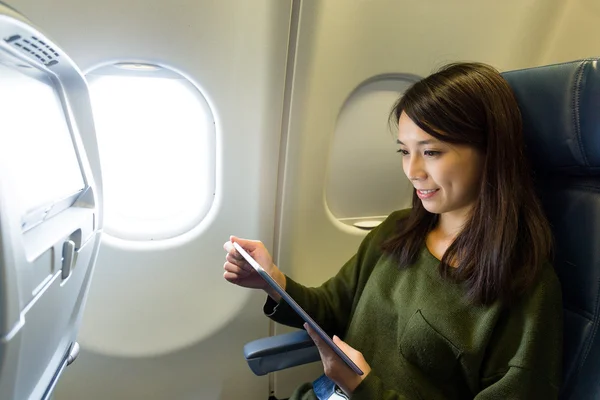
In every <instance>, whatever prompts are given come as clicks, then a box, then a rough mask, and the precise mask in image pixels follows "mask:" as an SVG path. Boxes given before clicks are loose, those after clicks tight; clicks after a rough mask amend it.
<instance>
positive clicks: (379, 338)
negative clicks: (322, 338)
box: [264, 211, 562, 400]
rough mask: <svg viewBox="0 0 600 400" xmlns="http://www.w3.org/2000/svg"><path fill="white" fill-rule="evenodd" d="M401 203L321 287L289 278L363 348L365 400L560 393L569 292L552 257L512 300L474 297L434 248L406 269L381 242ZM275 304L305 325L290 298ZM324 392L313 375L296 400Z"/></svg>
mask: <svg viewBox="0 0 600 400" xmlns="http://www.w3.org/2000/svg"><path fill="white" fill-rule="evenodd" d="M405 215H406V212H402V211H399V212H395V213H393V214H392V215H390V216H389V217H388V218H387V219H386V220H385V221H384V222H383V223H382V224H381V225H380V226H379V227H377V228H376V229H374V230H373V231H371V232H370V233H369V234H368V235H367V237H366V238H365V239H364V241H363V242H362V244H361V245H360V247H359V249H358V252H357V254H356V255H355V256H354V257H352V258H351V259H350V260H349V261H348V262H347V263H346V264H345V265H344V266H343V267H342V269H341V270H340V271H339V273H338V274H337V275H336V276H335V277H333V278H331V279H330V280H328V281H327V282H325V283H324V284H323V285H322V286H320V287H318V288H307V287H304V286H302V285H300V284H298V283H296V282H294V281H293V280H292V279H290V278H287V287H286V291H287V292H288V293H289V294H290V295H291V296H292V297H293V298H294V299H295V300H296V301H297V302H298V303H299V304H300V306H301V307H302V308H304V309H305V310H306V311H307V312H308V313H309V314H310V315H311V316H312V317H313V318H314V319H315V321H317V323H318V324H319V325H321V327H323V329H325V330H326V331H327V333H328V334H329V335H333V334H337V335H338V336H340V337H341V338H343V340H344V341H346V342H347V343H348V344H349V345H350V346H352V347H353V348H355V349H357V350H358V351H360V352H362V354H363V355H364V357H365V359H366V361H367V362H368V363H369V365H370V366H371V368H372V371H371V373H370V374H369V375H367V377H366V378H365V379H364V380H363V381H362V383H361V384H360V385H359V386H358V387H357V388H356V390H355V391H354V393H353V394H352V396H351V398H352V399H355V400H379V399H386V400H387V399H390V400H391V399H410V400H413V399H426V400H436V399H467V398H475V399H478V400H484V399H503V400H506V399H544V400H547V399H556V398H557V397H558V390H559V384H560V369H561V363H562V299H561V289H560V283H559V281H558V279H557V277H556V275H555V273H554V270H553V268H552V267H551V266H550V265H547V266H545V268H544V269H543V272H542V274H541V275H540V278H539V280H538V282H537V284H536V285H535V286H534V287H533V288H532V289H531V290H530V291H529V292H528V293H527V294H526V295H525V296H523V297H522V298H521V300H519V302H518V303H516V304H515V305H513V306H512V307H511V308H510V309H508V308H507V307H503V306H502V304H500V302H497V303H494V304H492V305H489V306H475V305H472V304H469V302H468V301H467V300H466V299H465V296H464V293H465V292H464V288H463V286H462V285H461V284H457V283H451V282H448V281H447V280H444V279H442V278H441V277H440V275H439V273H438V265H439V260H437V259H436V258H435V257H434V256H433V255H432V254H431V253H430V252H429V251H428V250H427V249H426V248H424V249H423V251H422V252H421V254H420V256H419V259H418V261H417V262H416V263H415V264H414V265H412V266H410V267H408V268H405V269H402V270H400V269H398V267H397V265H396V263H395V262H394V261H393V260H392V259H391V258H390V257H388V256H387V255H384V254H383V253H382V251H381V244H382V242H383V241H384V240H385V239H386V238H389V237H390V235H391V234H392V233H393V232H394V230H395V227H396V223H397V221H398V220H399V218H402V217H403V216H405ZM264 311H265V313H266V314H267V316H269V317H270V318H272V319H273V320H275V321H277V322H279V323H282V324H285V325H289V326H294V327H298V328H301V327H302V324H303V321H302V320H301V319H300V318H299V317H298V316H297V314H296V313H295V312H294V311H293V310H292V309H291V308H290V307H289V306H288V305H287V304H286V303H284V302H280V303H279V304H276V303H275V302H274V301H272V300H270V299H268V300H267V303H266V304H265V310H264ZM296 399H316V397H315V395H314V393H313V391H312V387H311V385H310V384H305V385H303V386H301V387H300V388H298V389H297V390H296V391H295V392H294V394H293V395H292V397H291V399H290V400H296Z"/></svg>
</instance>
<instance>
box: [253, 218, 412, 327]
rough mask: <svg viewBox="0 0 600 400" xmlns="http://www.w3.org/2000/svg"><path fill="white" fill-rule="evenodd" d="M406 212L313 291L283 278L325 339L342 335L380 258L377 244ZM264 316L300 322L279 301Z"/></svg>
mask: <svg viewBox="0 0 600 400" xmlns="http://www.w3.org/2000/svg"><path fill="white" fill-rule="evenodd" d="M405 213H406V211H399V212H395V213H393V214H391V215H390V216H389V217H388V218H387V219H386V220H385V221H384V222H382V223H381V224H380V225H379V226H378V227H377V228H375V229H373V230H372V231H371V232H369V234H368V235H367V236H366V237H365V238H364V240H363V241H362V243H361V245H360V247H359V248H358V251H357V253H356V254H355V255H354V256H353V257H352V258H350V260H349V261H348V262H346V264H344V266H343V267H342V268H341V269H340V271H339V272H338V273H337V274H336V275H335V276H334V277H333V278H331V279H329V280H328V281H326V282H325V283H324V284H323V285H321V286H320V287H317V288H308V287H306V286H303V285H301V284H299V283H297V282H295V281H294V280H293V279H291V278H289V277H288V276H287V275H286V280H287V281H286V292H288V293H289V294H290V296H291V297H292V298H293V299H294V300H295V301H296V302H297V303H298V304H299V305H300V307H302V308H303V309H304V310H305V311H306V312H307V313H308V314H309V315H310V316H311V317H312V318H313V319H314V320H315V321H316V322H317V324H319V325H320V326H321V327H322V328H323V329H324V330H325V332H327V334H328V335H330V336H332V335H333V334H336V335H338V336H342V337H343V335H344V333H345V331H346V328H347V326H348V324H349V322H350V318H351V316H352V311H353V309H354V306H355V305H356V302H357V301H358V299H359V297H360V295H361V293H362V289H363V288H364V285H365V284H366V281H367V279H368V277H369V275H370V273H371V271H372V270H373V268H374V266H375V264H376V263H377V260H378V259H379V257H380V256H381V243H382V241H383V240H385V238H387V236H388V235H389V233H390V232H392V231H393V230H394V229H395V228H396V222H397V221H398V219H399V218H401V217H402V216H403V215H405ZM263 311H264V313H265V314H266V315H267V316H268V317H269V318H271V319H273V320H274V321H275V322H278V323H281V324H284V325H288V326H293V327H297V328H300V327H302V325H303V323H304V321H303V320H302V319H301V318H300V317H299V316H298V315H297V314H296V312H295V311H294V310H293V309H292V308H291V307H290V306H289V305H288V304H287V303H285V301H283V300H281V301H279V303H278V304H276V303H275V302H274V301H273V300H271V299H270V298H268V299H267V302H266V303H265V306H264V309H263Z"/></svg>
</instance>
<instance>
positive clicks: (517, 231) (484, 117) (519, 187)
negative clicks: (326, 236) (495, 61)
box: [384, 63, 552, 304]
mask: <svg viewBox="0 0 600 400" xmlns="http://www.w3.org/2000/svg"><path fill="white" fill-rule="evenodd" d="M402 112H404V113H406V115H407V116H408V117H409V118H410V119H411V120H412V121H413V122H414V123H415V124H416V125H418V126H419V127H420V128H421V129H423V130H424V131H425V132H427V133H428V134H430V135H431V136H433V137H435V138H437V139H439V140H441V141H443V142H448V143H455V144H463V145H469V146H472V147H474V148H477V149H479V150H480V151H482V153H483V154H484V155H485V162H484V166H483V172H482V181H481V186H480V188H479V195H478V198H477V200H476V203H475V205H474V206H473V209H472V212H471V215H470V217H469V219H468V220H467V222H466V223H465V225H464V227H463V229H462V231H461V232H460V233H459V234H458V235H457V236H456V238H455V240H454V242H453V243H452V244H451V245H450V246H449V247H448V249H447V250H446V252H445V253H444V256H443V257H442V260H441V263H440V267H439V268H440V273H441V274H442V276H444V277H446V278H449V279H451V280H454V281H456V282H463V283H464V284H465V286H466V291H467V293H466V295H467V297H468V298H469V299H470V300H471V301H473V302H474V303H479V304H490V303H493V302H494V301H496V300H498V299H499V300H502V301H505V302H507V303H510V302H512V301H514V300H515V299H516V298H518V297H519V296H520V295H521V294H522V293H523V292H525V291H526V290H527V289H528V288H529V287H531V285H533V283H534V282H535V280H536V278H537V275H538V273H539V271H540V270H541V268H542V265H543V262H544V261H547V260H548V259H549V257H550V256H551V248H552V236H551V233H550V226H549V223H548V221H547V219H546V217H545V215H544V213H543V211H542V207H541V205H540V203H539V200H538V198H537V197H536V194H535V192H534V187H533V181H532V178H531V176H530V172H529V171H530V169H529V166H528V163H527V161H526V159H525V155H524V142H523V133H522V121H521V113H520V111H519V107H518V105H517V101H516V99H515V97H514V94H513V92H512V90H511V88H510V87H509V85H508V83H507V82H506V81H505V80H504V78H503V77H502V76H501V75H500V73H499V72H498V71H497V70H496V69H494V68H492V67H490V66H488V65H485V64H481V63H455V64H450V65H447V66H445V67H442V68H441V69H440V70H439V71H438V72H436V73H434V74H433V75H430V76H429V77H427V78H425V79H423V80H421V81H419V82H417V83H415V84H414V85H413V86H412V87H411V88H410V89H408V90H407V91H406V93H404V95H403V96H402V97H400V99H398V101H397V102H396V104H395V105H394V107H393V109H392V112H391V114H390V119H393V121H394V122H395V123H396V124H397V123H398V120H399V119H400V115H401V114H402ZM438 220H439V215H437V214H432V213H430V212H428V211H427V210H426V209H425V208H424V207H423V204H422V203H421V200H420V199H419V198H418V197H417V195H416V192H413V201H412V210H411V212H410V214H409V215H408V217H407V218H406V219H404V220H402V221H400V224H399V227H398V231H397V232H396V234H395V236H393V237H392V238H390V239H389V240H388V241H387V242H385V243H384V250H386V251H387V252H389V253H392V254H393V255H394V256H395V257H396V258H397V259H398V261H399V264H400V266H401V267H408V266H410V265H411V264H413V263H414V262H415V261H416V260H417V257H418V255H419V253H420V251H421V249H422V248H423V246H424V245H425V239H426V236H427V234H428V233H429V232H430V231H431V230H432V229H433V228H434V227H435V226H436V224H437V223H438ZM451 264H452V265H453V266H455V267H456V268H452V267H450V265H451Z"/></svg>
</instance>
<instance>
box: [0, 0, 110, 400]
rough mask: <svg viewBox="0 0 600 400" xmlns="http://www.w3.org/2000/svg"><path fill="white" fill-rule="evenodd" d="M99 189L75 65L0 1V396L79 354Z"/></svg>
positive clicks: (28, 387) (44, 383) (54, 375)
mask: <svg viewBox="0 0 600 400" xmlns="http://www.w3.org/2000/svg"><path fill="white" fill-rule="evenodd" d="M101 191H102V185H101V174H100V163H99V157H98V151H97V143H96V136H95V131H94V123H93V117H92V111H91V103H90V100H89V94H88V89H87V84H86V82H85V79H84V77H83V75H82V73H81V72H80V70H79V69H78V68H77V66H76V65H75V64H74V63H73V61H72V60H71V59H70V58H69V57H68V56H67V54H66V53H64V51H63V50H62V49H61V48H60V47H59V46H58V45H56V44H55V43H54V42H53V41H52V40H51V39H49V38H48V37H47V36H45V35H44V34H43V33H42V32H40V31H39V30H38V29H37V28H35V27H34V26H33V25H32V24H31V23H30V22H29V21H28V20H27V19H26V18H24V17H23V16H22V15H21V14H19V13H18V12H17V11H15V10H14V9H12V8H10V7H8V6H7V5H5V4H3V3H1V2H0V399H3V400H27V399H29V400H40V399H42V400H46V399H49V398H51V396H52V393H53V390H54V388H55V386H56V384H57V382H58V379H59V378H60V376H61V374H62V372H63V371H64V369H65V368H66V366H67V365H69V364H71V363H72V362H73V361H74V360H75V358H76V357H77V355H78V353H79V345H78V344H77V341H76V339H77V333H78V330H79V325H80V322H81V316H82V313H83V308H84V304H85V300H86V297H87V294H88V292H89V285H90V282H91V277H92V274H93V269H94V264H95V260H96V256H97V254H98V248H99V245H100V236H101V230H102V204H101V198H102V196H101Z"/></svg>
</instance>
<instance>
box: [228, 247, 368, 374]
mask: <svg viewBox="0 0 600 400" xmlns="http://www.w3.org/2000/svg"><path fill="white" fill-rule="evenodd" d="M233 247H235V249H236V250H237V251H238V253H240V254H241V255H242V257H244V259H245V260H246V261H248V263H249V264H250V265H252V267H253V268H254V269H255V270H256V272H258V274H259V275H260V276H261V277H262V278H263V279H264V280H265V281H267V283H268V284H269V286H271V287H272V288H273V289H275V291H276V292H277V293H279V295H280V296H281V298H282V299H283V300H285V302H286V303H288V304H289V305H290V307H292V309H294V311H296V313H297V314H298V315H299V316H300V317H301V318H302V319H303V320H304V321H306V323H308V324H309V325H310V327H311V328H312V329H313V330H314V331H315V332H317V334H318V335H319V336H320V337H321V339H323V340H324V341H325V342H326V343H327V344H328V345H329V347H331V348H332V349H333V351H335V353H336V354H337V355H338V356H339V357H340V358H341V359H342V360H343V361H344V362H345V363H346V364H347V365H348V366H349V367H350V368H351V369H352V370H353V371H354V372H356V373H357V374H358V375H362V374H363V372H362V371H361V369H360V368H358V366H357V365H356V364H355V363H354V362H353V361H352V360H351V359H350V357H348V356H347V355H346V353H344V352H343V351H342V349H340V348H339V347H338V346H337V345H336V344H335V343H334V342H333V340H332V339H331V338H330V337H329V336H328V335H327V334H326V333H325V331H324V330H323V329H322V328H321V327H320V326H319V325H318V324H317V323H316V322H315V321H314V320H313V319H312V318H311V317H310V315H308V314H307V313H306V311H304V310H303V309H302V307H300V306H299V305H298V303H296V301H295V300H294V299H292V296H290V295H289V294H288V293H287V292H286V291H285V290H283V288H282V287H281V286H280V285H279V284H278V283H277V282H276V281H275V279H273V278H271V275H269V274H268V273H267V271H265V270H264V269H263V268H262V267H261V266H260V265H259V264H258V262H256V260H255V259H254V258H252V256H250V254H248V253H247V252H246V250H244V249H243V248H242V246H240V245H239V244H237V243H235V242H234V243H233Z"/></svg>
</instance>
